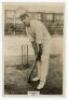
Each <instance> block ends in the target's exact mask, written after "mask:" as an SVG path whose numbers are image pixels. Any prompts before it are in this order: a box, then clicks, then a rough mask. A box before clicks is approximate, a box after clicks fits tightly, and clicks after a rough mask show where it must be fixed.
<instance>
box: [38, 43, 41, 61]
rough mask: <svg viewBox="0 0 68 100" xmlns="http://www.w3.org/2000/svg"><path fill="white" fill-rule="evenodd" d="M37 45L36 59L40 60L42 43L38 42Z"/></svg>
mask: <svg viewBox="0 0 68 100" xmlns="http://www.w3.org/2000/svg"><path fill="white" fill-rule="evenodd" d="M38 47H39V51H38V54H37V55H38V56H37V60H39V61H40V60H41V55H42V44H38Z"/></svg>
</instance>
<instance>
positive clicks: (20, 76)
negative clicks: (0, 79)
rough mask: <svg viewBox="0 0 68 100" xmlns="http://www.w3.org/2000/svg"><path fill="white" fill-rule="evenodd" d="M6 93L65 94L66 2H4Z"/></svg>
mask: <svg viewBox="0 0 68 100" xmlns="http://www.w3.org/2000/svg"><path fill="white" fill-rule="evenodd" d="M3 17H4V19H3V22H4V23H3V25H4V37H3V41H4V42H3V48H4V94H5V95H63V67H64V66H63V52H64V51H63V42H64V41H63V39H64V3H59V2H57V3H55V2H54V3H50V2H49V3H24V2H22V3H21V2H19V3H14V2H13V3H9V2H5V3H3Z"/></svg>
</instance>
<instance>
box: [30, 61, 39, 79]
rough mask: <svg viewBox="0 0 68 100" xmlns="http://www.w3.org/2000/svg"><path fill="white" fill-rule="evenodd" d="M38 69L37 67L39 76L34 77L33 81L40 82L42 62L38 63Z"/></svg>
mask: <svg viewBox="0 0 68 100" xmlns="http://www.w3.org/2000/svg"><path fill="white" fill-rule="evenodd" d="M36 67H37V76H36V77H34V78H33V79H32V81H38V80H40V67H41V62H40V61H37V62H36Z"/></svg>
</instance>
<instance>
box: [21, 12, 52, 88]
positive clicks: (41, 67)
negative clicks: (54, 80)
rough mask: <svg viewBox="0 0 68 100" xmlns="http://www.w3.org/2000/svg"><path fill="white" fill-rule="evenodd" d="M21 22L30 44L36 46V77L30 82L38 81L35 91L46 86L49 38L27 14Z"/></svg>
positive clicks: (48, 34) (45, 30)
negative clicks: (24, 26)
mask: <svg viewBox="0 0 68 100" xmlns="http://www.w3.org/2000/svg"><path fill="white" fill-rule="evenodd" d="M20 19H21V21H23V22H24V24H25V25H26V31H27V34H28V36H29V38H30V41H31V43H36V45H37V59H36V67H37V76H36V77H35V78H33V79H32V81H38V80H40V82H39V84H38V86H37V89H38V90H40V89H42V88H43V87H44V85H45V84H46V78H47V74H48V69H49V56H50V48H51V36H50V33H49V32H48V30H47V28H46V27H45V25H44V24H43V23H42V22H41V21H40V20H37V19H31V18H30V17H29V15H28V14H27V13H24V14H22V15H21V16H20Z"/></svg>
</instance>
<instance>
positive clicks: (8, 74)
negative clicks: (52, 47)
mask: <svg viewBox="0 0 68 100" xmlns="http://www.w3.org/2000/svg"><path fill="white" fill-rule="evenodd" d="M19 67H21V66H5V87H4V88H5V94H27V93H28V91H35V90H36V89H35V88H36V86H37V85H38V82H35V83H28V76H29V74H30V71H31V67H28V68H24V67H23V69H21V70H20V69H19ZM34 74H36V69H35V71H34ZM34 74H33V75H34ZM62 78H63V65H62V58H61V55H56V56H51V57H50V63H49V73H48V77H47V83H46V85H45V87H44V89H42V90H41V91H40V93H41V94H62V92H63V91H62V88H63V84H62V83H63V79H62Z"/></svg>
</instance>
